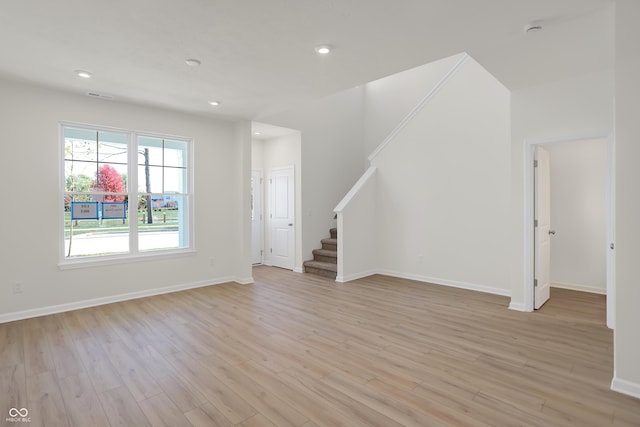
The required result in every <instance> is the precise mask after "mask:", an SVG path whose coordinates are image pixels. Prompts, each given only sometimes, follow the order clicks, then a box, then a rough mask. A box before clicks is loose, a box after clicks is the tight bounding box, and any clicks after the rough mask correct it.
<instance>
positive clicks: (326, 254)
mask: <svg viewBox="0 0 640 427" xmlns="http://www.w3.org/2000/svg"><path fill="white" fill-rule="evenodd" d="M312 253H313V254H314V255H320V256H324V257H330V258H338V251H332V250H329V249H314V250H313V251H312Z"/></svg>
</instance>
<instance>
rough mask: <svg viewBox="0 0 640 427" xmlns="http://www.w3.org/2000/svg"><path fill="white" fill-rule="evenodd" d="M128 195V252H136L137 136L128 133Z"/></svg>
mask: <svg viewBox="0 0 640 427" xmlns="http://www.w3.org/2000/svg"><path fill="white" fill-rule="evenodd" d="M127 173H128V177H129V178H128V182H127V185H128V188H127V193H128V195H129V197H128V199H129V252H130V253H132V254H137V253H138V252H139V250H138V137H137V135H136V134H135V133H130V134H129V167H128V172H127Z"/></svg>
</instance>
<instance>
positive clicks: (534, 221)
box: [533, 219, 538, 227]
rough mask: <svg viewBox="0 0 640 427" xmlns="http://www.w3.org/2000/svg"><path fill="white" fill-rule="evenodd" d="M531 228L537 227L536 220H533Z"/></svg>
mask: <svg viewBox="0 0 640 427" xmlns="http://www.w3.org/2000/svg"><path fill="white" fill-rule="evenodd" d="M533 226H534V227H537V226H538V220H537V219H534V220H533Z"/></svg>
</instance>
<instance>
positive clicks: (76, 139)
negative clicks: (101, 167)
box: [64, 128, 98, 161]
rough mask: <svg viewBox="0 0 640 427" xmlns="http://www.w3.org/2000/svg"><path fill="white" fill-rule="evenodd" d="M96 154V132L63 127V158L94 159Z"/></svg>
mask: <svg viewBox="0 0 640 427" xmlns="http://www.w3.org/2000/svg"><path fill="white" fill-rule="evenodd" d="M97 155H98V150H97V143H96V132H95V131H94V132H90V131H82V130H81V129H73V128H65V129H64V158H65V159H66V160H87V161H96V159H97Z"/></svg>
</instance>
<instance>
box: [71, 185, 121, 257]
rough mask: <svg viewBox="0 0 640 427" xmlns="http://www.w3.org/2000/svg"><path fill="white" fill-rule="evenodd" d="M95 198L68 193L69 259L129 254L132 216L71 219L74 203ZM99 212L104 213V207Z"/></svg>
mask: <svg viewBox="0 0 640 427" xmlns="http://www.w3.org/2000/svg"><path fill="white" fill-rule="evenodd" d="M91 199H92V197H91V196H90V195H74V196H72V195H67V196H65V204H64V247H65V258H74V257H86V256H96V255H114V254H124V253H128V252H129V220H128V219H98V220H95V219H91V220H89V219H81V220H71V209H70V202H71V201H74V202H85V201H91ZM98 212H100V213H101V209H98Z"/></svg>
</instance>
